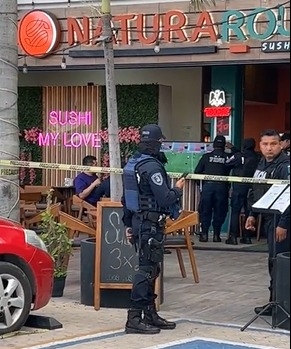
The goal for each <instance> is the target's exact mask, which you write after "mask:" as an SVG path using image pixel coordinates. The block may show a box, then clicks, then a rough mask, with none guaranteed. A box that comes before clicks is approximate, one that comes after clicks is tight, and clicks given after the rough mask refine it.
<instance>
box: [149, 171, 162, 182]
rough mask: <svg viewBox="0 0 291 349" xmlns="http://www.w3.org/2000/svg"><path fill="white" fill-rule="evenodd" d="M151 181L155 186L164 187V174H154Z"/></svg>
mask: <svg viewBox="0 0 291 349" xmlns="http://www.w3.org/2000/svg"><path fill="white" fill-rule="evenodd" d="M151 180H152V181H153V183H154V184H155V185H162V184H163V182H164V179H163V176H162V174H161V173H160V172H157V173H154V174H153V175H152V176H151Z"/></svg>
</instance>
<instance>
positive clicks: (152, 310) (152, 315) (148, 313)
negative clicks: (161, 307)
mask: <svg viewBox="0 0 291 349" xmlns="http://www.w3.org/2000/svg"><path fill="white" fill-rule="evenodd" d="M143 321H144V322H145V323H146V324H148V325H150V326H154V327H157V328H160V329H161V330H173V329H174V328H176V324H175V322H171V321H167V320H166V319H163V318H162V317H160V316H159V314H158V313H157V311H156V307H155V306H154V305H152V306H150V307H149V309H148V310H145V311H144V318H143Z"/></svg>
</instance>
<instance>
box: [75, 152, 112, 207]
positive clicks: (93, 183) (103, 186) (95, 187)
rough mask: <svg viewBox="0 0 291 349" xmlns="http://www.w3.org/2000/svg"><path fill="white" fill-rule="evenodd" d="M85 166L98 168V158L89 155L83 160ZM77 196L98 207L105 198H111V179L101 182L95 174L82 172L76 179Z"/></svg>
mask: <svg viewBox="0 0 291 349" xmlns="http://www.w3.org/2000/svg"><path fill="white" fill-rule="evenodd" d="M82 163H83V166H97V158H96V157H95V156H93V155H87V156H85V157H84V159H83V162H82ZM74 187H75V191H76V195H78V196H79V198H80V199H82V200H85V201H86V202H88V203H89V204H91V205H93V206H95V207H96V205H97V202H98V201H100V199H101V198H102V197H103V196H105V197H110V179H109V178H107V179H105V180H104V181H101V180H100V179H99V178H98V176H97V175H96V174H95V173H92V172H81V173H79V174H78V175H77V177H76V178H75V179H74Z"/></svg>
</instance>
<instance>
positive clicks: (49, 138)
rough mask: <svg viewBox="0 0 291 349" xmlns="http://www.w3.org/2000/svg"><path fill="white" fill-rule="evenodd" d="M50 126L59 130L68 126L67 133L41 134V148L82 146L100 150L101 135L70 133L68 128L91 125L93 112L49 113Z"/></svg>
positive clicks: (39, 139)
mask: <svg viewBox="0 0 291 349" xmlns="http://www.w3.org/2000/svg"><path fill="white" fill-rule="evenodd" d="M48 122H49V125H52V126H56V127H57V128H58V129H59V128H62V127H65V126H66V132H47V133H40V134H39V136H38V144H39V146H40V147H45V146H46V147H49V146H59V145H62V146H64V147H66V148H79V147H82V146H85V147H88V146H90V147H92V148H99V147H100V146H101V140H100V136H99V133H80V132H74V133H70V132H69V131H68V127H72V126H81V125H85V126H87V125H91V124H92V112H91V111H85V112H78V111H56V110H53V111H51V112H50V113H49V120H48Z"/></svg>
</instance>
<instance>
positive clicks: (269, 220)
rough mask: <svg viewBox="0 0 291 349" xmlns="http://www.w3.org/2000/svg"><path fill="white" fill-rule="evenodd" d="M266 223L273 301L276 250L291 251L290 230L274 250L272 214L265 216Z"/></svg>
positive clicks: (278, 251)
mask: <svg viewBox="0 0 291 349" xmlns="http://www.w3.org/2000/svg"><path fill="white" fill-rule="evenodd" d="M263 218H264V223H263V230H264V232H265V234H266V235H267V241H268V250H269V258H268V269H269V275H270V286H269V290H270V301H272V291H273V287H276V285H274V274H273V271H274V260H273V258H274V257H275V256H274V251H276V252H275V254H276V255H277V254H279V253H284V252H290V231H288V233H287V238H286V239H285V240H283V241H281V242H276V248H275V250H274V234H275V229H274V218H273V217H272V216H269V215H268V216H267V217H266V216H265V217H263Z"/></svg>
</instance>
